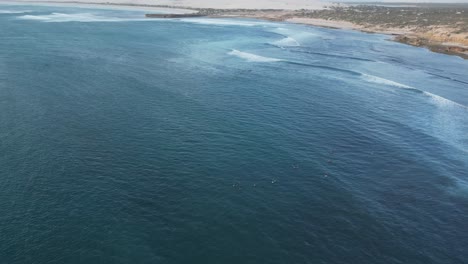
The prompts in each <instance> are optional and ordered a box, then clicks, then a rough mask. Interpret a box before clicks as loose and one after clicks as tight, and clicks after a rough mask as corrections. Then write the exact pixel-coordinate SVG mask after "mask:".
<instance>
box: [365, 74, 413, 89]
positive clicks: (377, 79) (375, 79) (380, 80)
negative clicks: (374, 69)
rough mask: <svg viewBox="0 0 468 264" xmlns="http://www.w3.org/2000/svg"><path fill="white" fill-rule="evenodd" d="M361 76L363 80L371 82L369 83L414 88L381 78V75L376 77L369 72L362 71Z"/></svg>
mask: <svg viewBox="0 0 468 264" xmlns="http://www.w3.org/2000/svg"><path fill="white" fill-rule="evenodd" d="M361 76H362V78H363V79H364V80H365V81H368V82H371V83H377V84H384V85H390V86H395V87H400V88H405V89H414V87H411V86H408V85H406V84H402V83H399V82H395V81H391V80H388V79H385V78H381V77H377V76H374V75H370V74H364V73H363V74H362V75H361Z"/></svg>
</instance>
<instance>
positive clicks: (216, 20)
mask: <svg viewBox="0 0 468 264" xmlns="http://www.w3.org/2000/svg"><path fill="white" fill-rule="evenodd" d="M179 21H182V22H187V23H195V24H206V25H215V26H216V25H218V26H244V27H253V26H261V25H268V24H269V23H266V22H257V21H245V20H235V19H232V20H230V19H219V18H183V19H179Z"/></svg>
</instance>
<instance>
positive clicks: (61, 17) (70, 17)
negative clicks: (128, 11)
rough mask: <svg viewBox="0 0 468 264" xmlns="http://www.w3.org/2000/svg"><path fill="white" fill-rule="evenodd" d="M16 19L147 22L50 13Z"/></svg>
mask: <svg viewBox="0 0 468 264" xmlns="http://www.w3.org/2000/svg"><path fill="white" fill-rule="evenodd" d="M18 19H23V20H36V21H41V22H55V23H57V22H121V21H144V20H146V21H149V19H144V18H123V17H108V16H101V15H96V14H92V13H75V14H64V13H52V14H49V15H24V16H19V17H18Z"/></svg>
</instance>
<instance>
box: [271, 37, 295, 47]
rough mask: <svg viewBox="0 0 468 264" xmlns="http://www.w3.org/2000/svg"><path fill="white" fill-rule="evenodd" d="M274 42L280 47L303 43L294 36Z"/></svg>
mask: <svg viewBox="0 0 468 264" xmlns="http://www.w3.org/2000/svg"><path fill="white" fill-rule="evenodd" d="M272 44H274V45H276V46H280V47H298V46H301V44H300V43H299V42H298V41H297V40H295V39H294V38H291V37H285V38H283V39H281V40H278V41H275V42H273V43H272Z"/></svg>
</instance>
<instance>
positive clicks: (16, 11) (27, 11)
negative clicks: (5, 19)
mask: <svg viewBox="0 0 468 264" xmlns="http://www.w3.org/2000/svg"><path fill="white" fill-rule="evenodd" d="M29 12H32V11H31V10H0V14H24V13H29Z"/></svg>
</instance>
